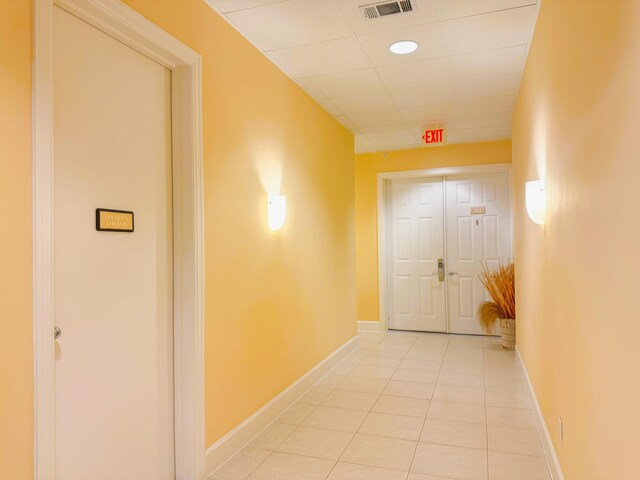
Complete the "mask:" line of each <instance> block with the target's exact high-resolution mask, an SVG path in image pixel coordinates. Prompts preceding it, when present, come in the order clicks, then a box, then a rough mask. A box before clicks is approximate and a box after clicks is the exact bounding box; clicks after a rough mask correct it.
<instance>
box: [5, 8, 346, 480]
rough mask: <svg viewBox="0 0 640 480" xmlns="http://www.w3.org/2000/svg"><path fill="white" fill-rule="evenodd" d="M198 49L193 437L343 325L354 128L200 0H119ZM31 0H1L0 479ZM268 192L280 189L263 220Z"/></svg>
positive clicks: (23, 259)
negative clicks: (271, 216) (198, 360)
mask: <svg viewBox="0 0 640 480" xmlns="http://www.w3.org/2000/svg"><path fill="white" fill-rule="evenodd" d="M126 3H127V4H129V5H130V6H131V7H133V8H134V9H136V10H138V11H139V12H140V13H142V14H143V15H145V16H146V17H147V18H149V19H150V20H151V21H153V22H155V23H156V24H158V25H159V26H160V27H162V28H164V29H165V30H167V31H168V32H169V33H171V34H173V35H174V36H175V37H177V38H178V39H180V40H181V41H183V42H184V43H186V44H187V45H189V46H190V47H191V48H193V49H194V50H196V51H198V52H199V53H200V54H201V55H202V57H203V97H204V100H203V102H204V103H203V113H204V122H203V123H204V161H205V169H204V170H205V171H204V175H205V178H204V184H205V217H206V218H205V257H206V260H205V282H206V287H205V288H206V305H205V308H206V325H205V329H206V331H205V335H206V338H205V343H206V345H205V349H206V350H205V356H206V368H205V375H206V415H207V418H206V439H207V445H208V446H209V445H211V444H213V443H214V442H215V441H216V440H218V439H219V438H221V437H222V436H223V435H224V434H226V433H227V432H229V431H230V430H231V429H232V428H234V427H235V426H236V425H238V424H239V423H240V422H241V421H243V420H244V419H245V418H247V417H248V416H250V415H251V414H252V413H254V412H255V411H256V410H257V409H259V408H260V407H261V406H262V405H264V404H265V403H266V402H268V401H269V400H270V399H271V398H273V397H274V396H275V395H276V394H278V393H279V392H280V391H282V390H283V389H284V388H285V387H287V386H288V385H289V384H290V383H292V382H293V381H294V380H295V379H296V378H298V377H299V376H300V375H302V374H303V373H305V372H306V371H308V370H309V369H310V368H311V367H313V366H314V365H315V364H317V363H318V362H319V361H320V360H322V359H323V358H325V357H326V356H327V355H329V354H330V353H331V352H333V351H334V350H335V349H337V348H338V347H340V346H341V345H342V344H343V343H345V342H346V341H347V340H349V339H350V338H352V337H353V336H354V335H355V334H356V305H355V262H354V257H355V249H354V200H353V188H354V174H353V170H354V167H353V136H352V135H351V134H350V133H349V132H348V131H347V130H345V129H344V128H343V127H342V126H341V125H340V124H338V123H337V122H336V121H335V120H334V119H333V118H332V117H331V116H330V115H329V114H328V113H326V112H325V111H324V110H323V109H322V108H321V107H319V106H318V105H317V104H316V103H315V102H314V101H313V100H312V99H311V98H310V97H309V96H307V95H306V94H305V93H304V92H303V91H302V90H301V89H300V88H299V87H298V86H296V85H295V84H294V83H293V82H292V81H291V80H290V79H289V78H287V77H286V76H285V75H284V74H283V73H282V72H281V71H280V70H278V69H277V68H276V67H275V66H274V65H273V64H272V63H271V62H269V60H267V58H266V57H264V55H262V54H261V53H259V52H258V51H257V50H256V49H255V48H254V47H253V46H252V45H251V44H250V43H249V42H247V41H246V40H245V39H244V38H243V37H241V36H240V34H239V33H237V32H236V31H235V30H234V29H233V28H232V27H231V26H229V25H228V24H227V23H226V22H225V21H224V20H223V19H222V18H221V17H220V16H219V15H217V14H216V13H215V12H214V11H213V10H212V9H211V8H209V7H208V6H207V5H206V4H205V2H204V1H201V0H181V1H180V2H177V1H175V0H161V1H158V0H127V1H126ZM31 23H32V21H31V2H29V1H4V2H0V44H1V45H4V46H5V47H7V46H11V48H8V47H7V48H2V49H0V59H1V60H2V61H1V62H0V71H1V72H2V76H1V77H0V101H1V102H2V108H1V109H0V112H1V113H0V122H1V123H0V125H1V126H2V128H1V129H0V147H1V148H0V151H1V154H0V164H1V165H2V167H3V175H0V215H1V216H2V218H3V219H4V220H5V224H6V225H7V228H5V229H3V234H2V237H1V239H0V258H1V259H2V262H1V268H2V269H1V270H0V272H1V273H0V295H1V297H0V318H2V329H3V330H2V335H0V339H1V340H0V342H1V343H0V355H1V357H0V374H1V376H0V387H1V390H0V452H1V453H0V455H1V457H0V479H10V480H17V479H26V478H31V477H32V463H33V451H32V442H33V437H32V430H33V429H32V423H33V415H32V411H33V388H32V376H33V371H32V360H31V359H32V350H31V335H32V332H31V156H30V155H31V150H30V148H31V128H30V121H31V117H30V109H31V104H30V96H31V70H30V62H31V35H32V27H31ZM267 192H269V193H283V194H286V195H287V204H288V205H287V207H288V218H287V223H286V225H285V227H284V228H283V229H282V230H281V231H279V232H276V233H272V232H270V231H269V230H268V227H267V217H266V207H267Z"/></svg>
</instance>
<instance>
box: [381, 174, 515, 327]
mask: <svg viewBox="0 0 640 480" xmlns="http://www.w3.org/2000/svg"><path fill="white" fill-rule="evenodd" d="M500 172H506V173H508V174H509V182H510V183H513V182H512V177H511V163H495V164H488V165H469V166H464V167H439V168H428V169H422V170H405V171H399V172H380V173H378V175H377V198H378V204H377V209H378V308H379V313H378V315H379V317H380V329H381V330H383V331H387V330H389V308H388V303H389V302H388V300H387V299H388V294H389V291H390V289H389V279H388V271H389V267H388V263H387V262H388V255H387V249H388V234H389V229H388V225H387V217H388V214H387V207H388V201H389V199H388V197H389V194H388V184H389V182H390V181H391V180H401V179H409V178H427V177H447V176H451V175H473V174H482V173H500ZM445 182H446V179H445ZM510 191H511V198H510V203H511V243H512V245H513V185H511V189H510ZM445 208H446V205H445ZM445 214H446V212H445ZM445 234H446V225H445ZM445 258H446V242H445ZM448 332H449V322H448V321H447V333H448Z"/></svg>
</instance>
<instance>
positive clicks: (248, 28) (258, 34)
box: [226, 12, 277, 51]
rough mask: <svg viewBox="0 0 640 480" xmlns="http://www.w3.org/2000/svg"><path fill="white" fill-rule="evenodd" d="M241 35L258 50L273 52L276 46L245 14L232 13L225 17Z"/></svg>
mask: <svg viewBox="0 0 640 480" xmlns="http://www.w3.org/2000/svg"><path fill="white" fill-rule="evenodd" d="M226 17H227V18H228V19H229V21H230V22H231V23H233V24H234V25H235V26H236V28H237V29H238V30H240V31H241V32H242V34H243V35H244V36H245V37H247V38H248V39H249V40H250V41H251V42H252V43H253V44H254V45H255V46H257V47H258V48H259V49H261V50H264V51H268V50H274V49H275V48H277V47H276V45H275V44H274V43H273V42H272V41H271V40H270V39H269V37H267V36H266V35H265V34H264V33H263V32H262V31H261V30H260V29H259V28H258V27H257V26H256V25H255V24H254V23H253V22H252V21H251V19H250V18H249V17H248V16H247V14H246V13H245V12H232V13H229V14H227V15H226Z"/></svg>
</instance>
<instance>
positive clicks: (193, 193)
mask: <svg viewBox="0 0 640 480" xmlns="http://www.w3.org/2000/svg"><path fill="white" fill-rule="evenodd" d="M54 6H59V7H61V8H63V9H65V10H67V11H68V12H70V13H72V14H73V15H75V16H77V17H78V18H80V19H82V20H84V21H86V22H87V23H89V24H91V25H93V26H95V27H96V28H98V29H100V30H102V31H103V32H105V33H106V34H108V35H109V36H111V37H113V38H115V39H117V40H119V41H121V42H122V43H124V44H125V45H127V46H129V47H131V48H133V49H134V50H137V51H138V52H140V53H141V54H143V55H145V56H147V57H149V58H151V59H152V60H154V61H156V62H158V63H159V64H161V65H163V66H164V67H166V68H168V69H169V70H170V71H171V110H172V160H173V218H174V225H173V236H174V239H173V242H174V247H173V248H174V280H173V282H174V312H173V315H174V372H173V373H174V435H175V465H176V471H175V475H176V479H177V480H201V479H202V478H204V474H205V452H206V449H205V434H204V427H205V425H204V421H205V418H204V263H203V262H204V202H203V174H202V170H203V167H202V60H201V56H200V55H199V54H198V53H196V52H194V51H193V50H191V49H190V48H189V47H187V46H186V45H184V44H183V43H182V42H180V41H179V40H177V39H176V38H174V37H173V36H171V35H169V34H168V33H167V32H165V31H164V30H162V29H161V28H160V27H158V26H157V25H155V24H154V23H152V22H150V21H149V20H147V19H146V18H145V17H143V16H142V15H140V14H139V13H137V12H136V11H134V10H133V9H131V8H129V7H128V6H126V5H125V4H123V3H121V2H119V1H117V0H34V76H33V342H34V417H35V418H34V420H35V425H34V474H35V479H36V480H52V479H54V478H55V448H56V445H55V368H54V342H53V328H54V318H53V312H54V309H53V298H54V297H53V287H54V282H53V273H54V272H53V251H54V250H53V205H52V203H53V41H52V40H53V9H54Z"/></svg>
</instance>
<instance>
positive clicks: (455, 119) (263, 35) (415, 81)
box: [205, 0, 539, 152]
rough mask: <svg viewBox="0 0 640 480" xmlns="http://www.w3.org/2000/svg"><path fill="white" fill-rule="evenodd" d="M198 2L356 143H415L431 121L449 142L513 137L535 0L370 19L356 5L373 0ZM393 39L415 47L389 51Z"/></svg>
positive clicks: (464, 4) (457, 0)
mask: <svg viewBox="0 0 640 480" xmlns="http://www.w3.org/2000/svg"><path fill="white" fill-rule="evenodd" d="M205 1H206V2H207V3H208V4H209V5H210V6H212V7H213V8H214V9H217V11H218V12H219V13H220V14H221V15H222V16H223V17H224V18H225V19H226V20H227V21H228V22H229V23H231V24H232V25H233V26H234V28H236V29H237V30H238V31H239V32H240V33H242V34H243V35H244V36H245V37H246V38H248V39H249V41H250V42H251V43H253V44H254V45H255V46H256V47H257V48H259V49H260V50H261V51H262V52H263V53H264V54H265V55H266V56H267V58H269V59H270V60H271V61H272V62H273V63H275V64H276V65H277V66H278V67H280V68H281V69H282V70H283V71H284V72H285V74H287V75H288V76H289V77H291V78H292V79H293V80H294V81H295V82H296V83H298V84H299V85H300V86H301V87H302V88H303V89H304V90H306V91H307V93H308V94H309V95H311V96H312V97H313V98H314V99H315V100H316V101H317V102H318V103H319V104H320V105H321V106H323V108H325V110H327V111H328V112H329V113H330V114H332V115H333V116H334V117H336V119H337V120H338V121H339V122H341V123H342V124H343V125H344V126H345V127H346V128H348V129H349V130H351V131H352V132H353V133H354V136H355V139H356V151H357V152H365V151H375V150H391V149H400V148H414V147H418V146H420V145H421V142H422V141H421V138H420V137H421V136H422V132H423V130H424V128H425V127H428V126H430V125H434V124H441V125H443V126H444V127H446V128H447V129H448V143H461V142H472V141H485V140H494V139H501V138H510V136H511V116H512V113H513V108H514V105H515V100H516V97H517V92H518V89H519V85H520V81H521V77H522V72H523V69H524V66H525V62H526V57H527V55H528V50H529V46H530V43H531V37H532V33H533V28H534V25H535V21H536V18H537V13H538V9H539V0H535V1H534V0H411V2H412V6H413V7H414V11H412V12H410V13H398V14H397V15H389V16H387V17H381V18H375V19H373V20H365V18H364V17H363V15H362V14H361V12H360V9H359V7H360V6H361V5H369V4H371V3H373V2H372V1H371V0H331V1H330V2H328V1H327V0H205ZM392 1H393V0H388V1H387V2H386V3H389V2H392ZM380 3H385V2H380ZM400 40H413V41H415V42H417V43H418V49H417V50H416V51H415V52H412V53H409V54H407V55H394V54H393V53H391V52H390V51H389V46H390V45H391V44H392V43H394V42H396V41H400Z"/></svg>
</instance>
